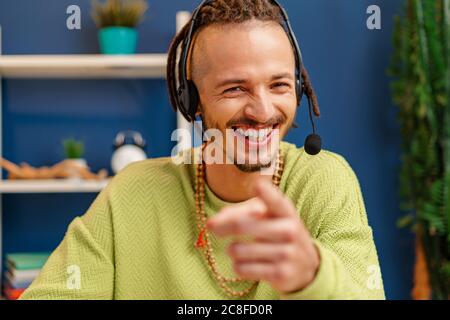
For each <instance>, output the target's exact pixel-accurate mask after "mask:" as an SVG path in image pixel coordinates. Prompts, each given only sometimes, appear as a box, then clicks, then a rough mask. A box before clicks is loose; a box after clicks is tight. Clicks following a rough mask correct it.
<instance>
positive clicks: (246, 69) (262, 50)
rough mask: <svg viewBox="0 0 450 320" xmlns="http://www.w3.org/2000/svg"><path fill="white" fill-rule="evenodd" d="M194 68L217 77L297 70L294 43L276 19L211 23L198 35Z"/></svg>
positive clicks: (269, 73)
mask: <svg viewBox="0 0 450 320" xmlns="http://www.w3.org/2000/svg"><path fill="white" fill-rule="evenodd" d="M193 60H194V61H193V64H194V68H197V67H198V68H200V69H202V74H203V75H204V76H206V77H210V78H211V77H212V78H215V79H219V78H223V77H227V76H236V75H238V76H243V77H245V76H253V75H255V76H257V75H267V76H270V75H271V74H274V73H280V72H292V73H293V72H294V70H295V58H294V53H293V48H292V45H291V42H290V40H289V38H288V36H287V34H286V32H285V31H284V30H283V28H282V27H281V26H280V25H279V24H278V23H276V22H261V21H251V22H247V23H240V24H227V25H212V26H208V27H207V28H205V29H203V30H202V31H201V32H200V33H199V34H198V35H197V37H196V39H195V42H194V53H193Z"/></svg>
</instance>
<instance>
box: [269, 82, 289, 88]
mask: <svg viewBox="0 0 450 320" xmlns="http://www.w3.org/2000/svg"><path fill="white" fill-rule="evenodd" d="M273 86H274V88H277V87H287V88H290V87H291V85H290V84H289V83H286V82H277V83H275V84H274V85H273Z"/></svg>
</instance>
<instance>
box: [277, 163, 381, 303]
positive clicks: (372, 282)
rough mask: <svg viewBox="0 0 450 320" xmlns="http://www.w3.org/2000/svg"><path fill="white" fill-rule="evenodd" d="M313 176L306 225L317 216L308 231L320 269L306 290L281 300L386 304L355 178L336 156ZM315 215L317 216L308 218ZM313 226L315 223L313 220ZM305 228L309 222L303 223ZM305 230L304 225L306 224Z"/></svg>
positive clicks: (346, 165)
mask: <svg viewBox="0 0 450 320" xmlns="http://www.w3.org/2000/svg"><path fill="white" fill-rule="evenodd" d="M333 157H334V161H333V163H334V165H333V166H331V167H330V166H329V167H328V168H327V169H326V170H323V171H322V173H321V174H319V175H318V176H316V177H315V178H314V179H312V180H314V184H315V185H316V187H313V188H312V189H311V190H318V189H317V186H320V187H319V189H320V191H318V192H316V193H315V196H312V197H311V198H312V199H314V201H311V202H310V203H311V204H310V205H308V206H306V207H305V206H303V207H302V206H301V205H300V204H298V205H297V208H299V207H302V208H303V210H309V211H310V215H309V216H308V215H306V216H307V218H306V220H307V221H309V220H312V219H317V217H319V218H318V219H319V221H320V223H319V227H318V229H316V230H314V231H313V232H312V236H313V238H314V242H315V245H316V247H317V249H318V251H319V254H320V260H321V262H320V267H319V270H318V272H317V274H316V277H315V279H314V280H313V282H312V283H310V285H309V286H307V287H306V288H304V289H303V290H300V291H298V292H294V293H289V294H283V295H281V298H282V299H308V300H313V299H320V300H325V299H339V300H343V299H365V300H367V299H376V300H380V299H385V295H384V288H383V282H382V277H381V271H380V266H379V262H378V256H377V251H376V248H375V244H374V241H373V235H372V229H371V228H370V226H369V225H368V220H367V214H366V210H365V206H364V202H363V197H362V194H361V190H360V186H359V183H358V180H357V178H356V175H355V174H354V172H353V170H352V169H351V168H350V166H349V165H348V163H347V162H346V161H345V160H344V159H343V158H342V157H340V156H338V155H333ZM312 216H315V217H312ZM316 221H317V220H316ZM306 224H307V223H306ZM307 225H308V224H307Z"/></svg>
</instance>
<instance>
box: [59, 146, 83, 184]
mask: <svg viewBox="0 0 450 320" xmlns="http://www.w3.org/2000/svg"><path fill="white" fill-rule="evenodd" d="M63 146H64V152H65V155H66V160H65V161H64V162H65V164H66V165H67V166H68V167H72V168H88V165H87V162H86V160H85V159H84V158H83V156H84V143H83V142H82V141H77V140H75V139H65V140H64V141H63ZM71 177H72V178H79V174H78V170H73V174H71Z"/></svg>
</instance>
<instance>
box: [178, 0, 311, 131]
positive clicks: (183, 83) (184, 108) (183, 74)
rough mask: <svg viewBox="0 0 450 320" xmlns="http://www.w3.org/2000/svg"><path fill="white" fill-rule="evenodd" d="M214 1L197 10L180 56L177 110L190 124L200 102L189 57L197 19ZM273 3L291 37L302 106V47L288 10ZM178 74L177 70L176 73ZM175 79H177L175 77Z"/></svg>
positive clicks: (205, 1)
mask: <svg viewBox="0 0 450 320" xmlns="http://www.w3.org/2000/svg"><path fill="white" fill-rule="evenodd" d="M213 1H214V0H204V1H203V2H202V3H201V4H200V5H199V6H198V7H197V9H195V11H194V13H193V15H192V19H191V25H190V28H189V32H188V34H187V36H186V38H185V39H184V41H183V46H182V48H183V50H182V52H181V56H180V62H179V70H180V75H179V80H178V81H179V86H178V89H177V97H176V99H175V100H176V103H177V109H178V110H179V111H180V112H181V114H182V115H183V116H184V117H185V118H186V119H187V120H188V121H190V122H193V121H195V114H196V112H197V108H198V104H199V102H200V99H199V95H198V91H197V88H196V87H195V84H194V83H193V81H192V80H189V79H188V77H187V65H188V56H189V51H190V48H191V45H192V37H193V35H194V32H195V30H196V27H197V18H198V15H199V13H200V11H201V9H202V8H203V6H205V5H206V4H208V3H210V2H213ZM271 2H272V3H273V4H274V5H275V6H277V7H278V8H279V9H280V12H281V15H282V18H283V22H284V26H283V29H284V30H285V31H286V34H287V35H288V37H289V40H290V42H291V45H292V48H293V50H294V56H295V63H296V72H295V73H296V74H295V76H296V95H297V104H298V105H300V102H301V98H302V96H303V81H302V76H301V74H302V72H301V71H302V67H303V60H302V54H301V51H300V47H299V45H298V42H297V39H296V37H295V34H294V31H293V30H292V27H291V24H290V22H289V17H288V15H287V13H286V10H285V9H284V8H283V7H282V6H281V5H280V4H279V3H278V1H277V0H271ZM174 72H176V70H175V71H174ZM174 79H175V77H174Z"/></svg>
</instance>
